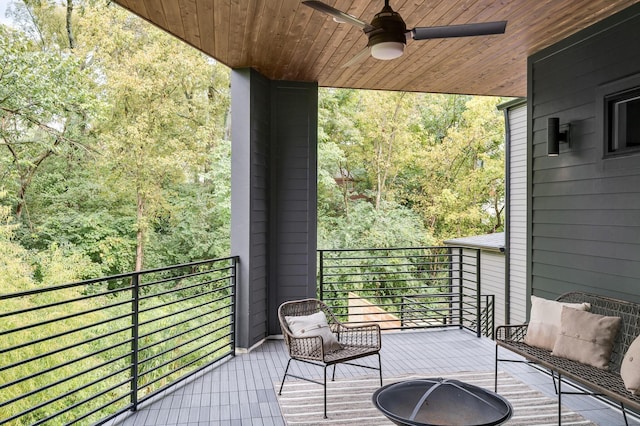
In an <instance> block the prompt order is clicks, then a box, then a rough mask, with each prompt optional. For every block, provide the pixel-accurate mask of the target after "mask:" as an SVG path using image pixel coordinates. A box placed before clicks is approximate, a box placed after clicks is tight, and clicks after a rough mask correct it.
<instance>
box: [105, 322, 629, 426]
mask: <svg viewBox="0 0 640 426" xmlns="http://www.w3.org/2000/svg"><path fill="white" fill-rule="evenodd" d="M382 342H383V343H382V345H383V346H382V351H381V356H382V368H383V377H385V376H386V377H394V376H400V375H403V374H416V373H417V374H424V375H425V376H429V375H431V376H432V375H434V374H438V373H452V372H457V371H492V370H493V368H494V367H493V366H494V351H495V345H494V343H493V342H492V341H491V340H489V339H486V338H477V337H476V336H475V335H474V334H473V333H470V332H467V331H464V330H457V329H456V330H451V329H450V330H440V331H433V330H431V331H424V332H406V331H405V332H394V333H388V334H383V337H382ZM503 355H504V354H503V353H502V352H501V356H503ZM287 360H288V356H287V353H286V350H285V346H284V342H283V341H282V340H277V339H275V340H267V341H266V342H265V343H264V344H262V345H261V346H259V347H258V348H256V349H254V350H253V351H251V352H249V353H246V354H240V355H237V356H236V357H233V358H231V359H229V360H228V361H226V362H224V363H222V364H220V365H218V366H216V367H214V368H211V369H210V370H206V371H203V372H202V373H199V374H198V375H196V376H194V377H193V378H192V379H189V380H187V381H186V382H185V383H183V384H179V385H177V386H175V387H174V388H171V389H168V390H166V391H165V392H163V393H162V394H161V395H158V396H157V397H156V398H154V399H153V400H152V401H149V402H148V403H145V404H143V405H142V406H141V407H140V409H139V410H138V411H137V412H135V413H130V414H128V415H127V416H123V417H121V418H118V419H115V420H112V421H110V422H108V423H107V425H110V426H115V425H120V426H133V425H157V426H164V425H187V426H204V425H209V426H216V425H236V424H237V425H284V421H283V419H282V416H281V414H280V408H279V406H278V401H277V399H276V393H275V391H274V383H276V382H279V381H280V380H281V379H282V373H283V372H284V369H285V367H286V363H287ZM372 362H375V360H374V359H372ZM372 365H373V364H372ZM292 368H295V369H296V370H297V372H298V373H302V374H306V375H312V376H315V377H317V378H319V377H321V374H322V369H320V368H315V367H313V366H308V365H306V364H301V363H295V367H292ZM500 369H501V370H504V371H507V372H509V373H510V374H512V375H513V376H515V377H517V378H518V379H519V380H521V381H523V382H525V383H528V384H529V385H530V386H532V387H534V388H536V389H538V390H540V391H541V392H543V393H545V394H547V395H549V396H553V387H552V383H551V380H550V378H549V377H548V376H546V375H544V374H542V373H539V372H537V371H536V370H534V369H532V368H530V367H528V366H526V365H523V364H515V363H501V364H500ZM365 375H371V372H370V371H367V370H364V369H361V368H357V367H350V366H343V365H341V366H338V372H337V373H336V377H359V376H365ZM288 380H291V379H288ZM283 392H286V383H285V388H284V390H283ZM563 405H565V406H566V407H568V408H570V409H571V410H574V411H576V412H579V413H580V414H582V415H583V416H584V417H585V418H587V419H589V420H591V421H593V422H595V423H597V424H601V425H606V426H618V425H620V426H622V425H623V424H624V421H623V418H622V415H621V414H620V412H619V411H617V410H615V409H613V408H610V407H608V406H607V405H605V404H604V403H602V402H600V401H598V400H596V399H594V398H591V397H582V396H571V395H566V396H563ZM630 424H631V425H640V422H638V421H637V419H630Z"/></svg>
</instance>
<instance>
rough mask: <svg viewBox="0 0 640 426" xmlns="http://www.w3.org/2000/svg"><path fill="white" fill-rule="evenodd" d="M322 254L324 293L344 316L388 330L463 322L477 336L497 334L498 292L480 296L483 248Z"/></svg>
mask: <svg viewBox="0 0 640 426" xmlns="http://www.w3.org/2000/svg"><path fill="white" fill-rule="evenodd" d="M318 254H319V261H318V265H319V272H318V278H319V279H318V281H319V289H318V292H319V297H320V299H321V300H323V301H324V302H325V303H327V304H328V305H330V306H331V308H332V309H333V310H334V311H335V312H337V313H338V314H339V316H340V318H341V320H343V321H348V322H351V323H368V322H376V323H378V324H380V326H381V327H382V328H384V329H408V328H436V327H459V328H466V329H470V330H472V331H474V332H475V333H477V335H478V336H481V335H485V336H491V335H492V332H493V331H492V330H493V303H492V300H493V296H491V295H490V296H481V282H480V250H478V249H471V248H463V247H419V248H394V249H353V250H319V251H318ZM483 300H484V303H483Z"/></svg>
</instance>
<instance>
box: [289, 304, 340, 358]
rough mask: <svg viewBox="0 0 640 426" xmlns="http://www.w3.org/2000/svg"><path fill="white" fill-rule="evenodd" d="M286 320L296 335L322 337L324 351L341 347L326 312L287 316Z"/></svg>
mask: <svg viewBox="0 0 640 426" xmlns="http://www.w3.org/2000/svg"><path fill="white" fill-rule="evenodd" d="M285 320H286V321H287V325H288V326H289V329H290V330H291V333H292V334H293V336H294V337H317V336H320V337H322V346H323V347H324V352H325V353H328V352H332V351H335V350H336V349H340V347H341V346H340V343H339V342H338V339H336V336H335V335H334V334H333V332H332V331H331V328H329V324H328V323H327V317H326V315H325V314H324V312H316V313H315V314H311V315H300V316H286V317H285Z"/></svg>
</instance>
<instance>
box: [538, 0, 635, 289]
mask: <svg viewBox="0 0 640 426" xmlns="http://www.w3.org/2000/svg"><path fill="white" fill-rule="evenodd" d="M638 28H640V6H639V5H636V6H632V7H631V8H629V9H627V10H626V11H623V12H622V13H621V14H619V15H617V16H614V17H612V18H610V19H608V20H606V21H604V22H601V23H599V24H597V25H596V26H594V27H592V28H589V29H587V30H585V31H584V32H581V33H579V34H577V35H574V36H572V37H570V38H569V39H568V40H565V41H564V42H561V43H559V44H558V45H556V46H552V47H550V48H548V49H545V50H544V51H542V52H540V53H538V54H536V55H534V56H532V57H531V58H529V79H530V80H529V81H530V83H529V99H530V101H531V105H532V111H531V112H530V113H531V118H532V123H531V127H532V130H531V132H532V133H531V135H532V140H533V159H532V171H531V173H532V175H531V182H532V183H531V191H532V193H531V209H532V211H531V218H532V230H531V239H530V243H531V285H532V291H533V293H534V294H536V295H539V296H543V297H555V296H557V295H559V294H561V293H563V292H565V291H572V290H581V291H587V292H594V293H600V294H606V295H610V296H613V297H620V298H628V299H631V300H636V301H638V300H640V155H634V156H627V157H626V158H623V159H604V158H603V154H604V141H603V137H602V133H601V129H600V124H599V123H600V120H601V119H600V118H599V109H600V108H601V107H600V104H599V103H598V102H597V99H598V98H597V92H598V88H599V87H601V86H602V85H603V84H606V83H610V82H613V81H616V80H619V79H622V78H624V77H627V76H631V75H634V74H638V73H640V49H638V48H637V46H639V45H640V31H638ZM552 116H553V117H559V118H560V124H561V125H562V124H564V123H567V122H570V123H571V126H572V127H571V145H570V146H567V145H566V144H561V146H560V155H559V156H558V157H547V155H546V138H547V136H546V123H547V118H548V117H552Z"/></svg>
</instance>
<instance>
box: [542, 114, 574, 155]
mask: <svg viewBox="0 0 640 426" xmlns="http://www.w3.org/2000/svg"><path fill="white" fill-rule="evenodd" d="M562 127H563V129H564V130H562V131H560V119H559V118H558V117H549V118H548V119H547V155H548V156H549V157H557V156H558V154H559V153H560V142H564V143H569V130H570V126H569V124H565V125H563V126H562Z"/></svg>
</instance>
